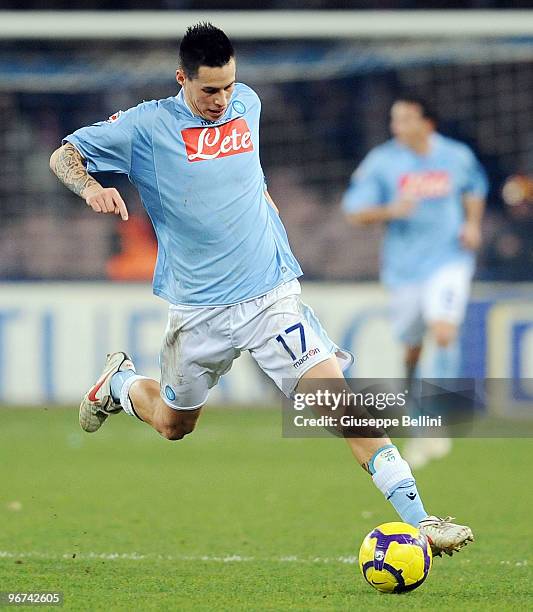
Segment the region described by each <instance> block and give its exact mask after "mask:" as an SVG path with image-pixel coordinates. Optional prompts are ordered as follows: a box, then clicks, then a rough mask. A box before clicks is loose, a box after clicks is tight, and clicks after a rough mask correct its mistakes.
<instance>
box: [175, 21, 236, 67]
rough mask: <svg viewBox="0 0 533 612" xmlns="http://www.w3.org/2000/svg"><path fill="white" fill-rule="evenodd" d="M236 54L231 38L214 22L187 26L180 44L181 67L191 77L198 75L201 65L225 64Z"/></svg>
mask: <svg viewBox="0 0 533 612" xmlns="http://www.w3.org/2000/svg"><path fill="white" fill-rule="evenodd" d="M234 56H235V52H234V50H233V45H232V44H231V42H230V40H229V38H228V37H227V36H226V34H224V32H223V31H222V30H220V29H219V28H216V27H215V26H214V25H213V24H212V23H207V22H201V23H197V24H196V25H193V26H191V27H189V28H187V31H186V32H185V36H184V37H183V39H182V41H181V44H180V52H179V57H180V67H181V69H182V70H183V71H184V72H185V74H186V75H187V76H188V77H189V78H191V79H194V78H196V77H197V76H198V70H199V69H200V66H210V67H220V66H225V65H226V64H227V63H228V62H229V61H230V59H231V58H232V57H234Z"/></svg>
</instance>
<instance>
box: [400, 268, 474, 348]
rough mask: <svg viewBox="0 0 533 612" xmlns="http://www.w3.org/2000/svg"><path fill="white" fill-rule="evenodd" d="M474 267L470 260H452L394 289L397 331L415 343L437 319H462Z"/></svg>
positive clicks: (448, 320) (458, 320) (406, 339)
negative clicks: (422, 276) (423, 276)
mask: <svg viewBox="0 0 533 612" xmlns="http://www.w3.org/2000/svg"><path fill="white" fill-rule="evenodd" d="M473 272H474V269H473V266H472V265H471V264H470V263H465V262H462V261H461V262H453V263H450V264H447V265H445V266H443V267H442V268H439V269H438V270H437V271H436V272H435V273H434V274H433V275H432V276H430V277H429V278H428V279H426V280H425V281H423V282H422V283H412V284H408V285H403V286H402V287H398V288H397V289H394V290H393V291H392V300H391V307H392V322H393V328H394V332H395V334H396V335H397V337H398V338H399V339H400V340H401V341H402V342H403V343H405V344H408V345H410V346H416V345H418V344H420V343H421V342H422V340H423V337H424V334H425V331H426V327H427V325H428V324H431V323H432V322H434V321H447V322H449V323H453V324H454V325H457V326H459V325H461V323H462V322H463V319H464V316H465V311H466V306H467V304H468V297H469V295H470V284H471V281H472V275H473Z"/></svg>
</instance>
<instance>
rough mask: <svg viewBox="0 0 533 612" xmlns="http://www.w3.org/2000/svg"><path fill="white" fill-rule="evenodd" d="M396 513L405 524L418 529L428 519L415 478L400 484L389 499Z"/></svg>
mask: <svg viewBox="0 0 533 612" xmlns="http://www.w3.org/2000/svg"><path fill="white" fill-rule="evenodd" d="M388 500H389V501H390V503H391V504H392V505H393V506H394V509H395V510H396V512H397V513H398V514H399V515H400V517H401V519H402V521H403V522H404V523H409V525H413V527H418V523H419V522H420V521H421V520H422V519H424V518H426V516H427V515H428V513H427V512H426V511H425V509H424V504H423V503H422V500H421V499H420V494H419V493H418V489H417V488H416V482H415V479H414V478H407V479H406V480H402V481H401V482H399V483H398V484H397V485H396V487H395V488H394V489H393V491H392V492H391V494H390V495H389V497H388Z"/></svg>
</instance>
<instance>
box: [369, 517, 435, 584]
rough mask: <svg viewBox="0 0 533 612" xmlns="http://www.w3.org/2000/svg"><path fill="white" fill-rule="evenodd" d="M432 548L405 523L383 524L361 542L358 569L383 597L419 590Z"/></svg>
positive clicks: (429, 565) (429, 563) (430, 559)
mask: <svg viewBox="0 0 533 612" xmlns="http://www.w3.org/2000/svg"><path fill="white" fill-rule="evenodd" d="M431 563H432V555H431V547H430V545H429V542H428V539H427V537H426V536H425V535H423V534H422V533H420V531H419V530H418V529H416V528H415V527H412V526H411V525H408V524H407V523H400V522H397V523H383V525H379V526H378V527H376V528H375V529H373V530H372V531H371V532H370V533H369V534H368V535H367V536H366V538H365V539H364V540H363V543H362V544H361V549H360V550H359V567H360V569H361V573H362V574H363V577H364V579H365V580H366V581H367V582H368V584H370V585H371V586H373V587H374V588H375V589H377V590H378V591H381V592H382V593H405V592H407V591H412V590H413V589H416V588H418V587H419V586H420V585H421V584H422V583H423V582H424V580H425V579H426V578H427V577H428V574H429V570H430V569H431Z"/></svg>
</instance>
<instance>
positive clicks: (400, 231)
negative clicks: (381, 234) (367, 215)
mask: <svg viewBox="0 0 533 612" xmlns="http://www.w3.org/2000/svg"><path fill="white" fill-rule="evenodd" d="M487 189H488V184H487V178H486V175H485V172H484V170H483V168H482V167H481V165H480V164H479V162H478V161H477V159H476V157H475V156H474V154H473V153H472V151H471V150H470V149H469V148H468V147H467V146H466V145H465V144H463V143H461V142H458V141H456V140H452V139H451V138H446V137H444V136H442V135H440V134H433V135H432V136H431V142H430V152H429V153H428V154H427V155H418V154H417V153H415V152H414V151H413V150H412V149H410V148H408V147H406V146H404V145H402V144H401V143H399V142H398V141H396V140H389V141H388V142H386V143H384V144H382V145H380V146H378V147H376V148H375V149H373V150H372V151H371V152H370V153H369V154H368V155H367V156H366V158H365V159H364V160H363V162H362V163H361V165H360V166H359V167H358V168H357V170H356V171H355V172H354V174H353V176H352V180H351V184H350V187H349V188H348V190H347V192H346V194H345V196H344V200H343V208H344V210H345V211H346V212H348V213H354V212H358V211H360V210H364V209H365V208H369V207H372V206H387V205H389V204H391V203H392V202H394V201H398V200H399V199H400V197H401V196H402V195H404V196H410V197H413V198H414V199H415V200H417V201H418V204H417V206H416V208H415V210H414V212H413V213H412V215H411V216H410V217H408V218H406V219H397V220H393V221H390V222H389V223H388V225H387V231H386V235H385V240H384V244H383V253H382V271H381V276H382V280H383V282H384V283H385V284H386V285H388V286H390V287H397V286H400V285H403V284H406V283H410V282H417V281H422V280H424V279H426V278H428V277H429V276H431V274H432V273H433V272H435V271H436V270H437V269H438V268H440V267H441V266H443V265H444V264H447V263H449V262H451V261H454V260H463V261H465V262H470V263H471V265H472V266H473V265H474V254H473V253H472V252H471V251H468V250H466V249H464V248H463V247H462V245H461V242H460V231H461V226H462V225H463V223H464V221H465V214H464V207H463V196H464V195H466V194H471V195H475V196H478V197H481V198H484V197H485V196H486V194H487Z"/></svg>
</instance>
